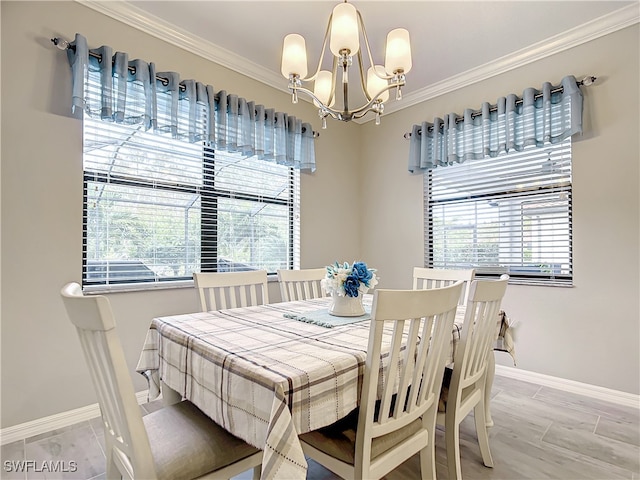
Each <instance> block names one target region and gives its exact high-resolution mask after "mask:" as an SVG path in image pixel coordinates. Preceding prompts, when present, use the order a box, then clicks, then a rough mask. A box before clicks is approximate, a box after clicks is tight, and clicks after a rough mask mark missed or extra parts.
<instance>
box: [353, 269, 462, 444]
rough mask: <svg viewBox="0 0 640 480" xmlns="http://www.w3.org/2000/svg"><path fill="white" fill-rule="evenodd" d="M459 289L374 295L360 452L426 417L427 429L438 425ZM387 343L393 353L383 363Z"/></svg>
mask: <svg viewBox="0 0 640 480" xmlns="http://www.w3.org/2000/svg"><path fill="white" fill-rule="evenodd" d="M461 291H462V281H459V282H457V283H455V284H453V285H450V286H447V287H442V288H434V289H429V290H386V289H378V290H376V291H375V292H374V300H373V306H372V313H371V317H372V319H371V331H370V335H369V346H368V349H367V360H366V364H365V373H364V380H363V387H362V398H361V402H360V413H359V417H358V428H357V432H356V436H357V438H356V452H357V451H358V449H359V448H364V445H366V443H367V442H368V441H370V440H371V439H372V438H375V437H379V436H382V435H385V434H387V433H390V432H392V431H395V430H397V429H399V428H402V427H404V426H406V425H408V424H409V423H411V422H413V421H415V420H416V419H418V418H420V417H423V416H425V415H427V416H428V417H429V420H426V421H425V425H431V424H433V425H435V418H436V417H435V416H436V413H437V399H438V394H439V392H440V387H441V385H442V376H443V372H444V366H445V361H446V350H445V348H444V347H445V346H448V344H449V343H448V342H449V341H450V336H451V330H452V328H453V321H454V318H455V313H456V309H457V306H458V299H459V298H460V293H461ZM383 341H384V342H385V345H387V344H388V348H389V355H388V356H385V358H384V360H381V355H380V353H381V351H382V343H383ZM382 361H384V362H385V363H384V368H383V366H382V365H381V362H382ZM383 371H384V372H385V374H386V377H385V378H384V379H383V382H382V390H381V393H380V395H378V383H379V379H378V378H379V375H380V374H381V372H383ZM378 398H379V399H380V400H379V403H378V404H377V406H376V399H378ZM374 407H375V408H374ZM427 412H429V413H427ZM361 453H362V452H361ZM356 455H358V453H356Z"/></svg>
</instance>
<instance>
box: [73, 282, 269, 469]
mask: <svg viewBox="0 0 640 480" xmlns="http://www.w3.org/2000/svg"><path fill="white" fill-rule="evenodd" d="M61 296H62V300H63V302H64V306H65V308H66V310H67V314H68V316H69V319H70V320H71V323H73V324H74V325H75V327H76V331H77V333H78V337H79V339H80V344H81V345H82V350H83V353H84V356H85V359H86V361H87V364H88V367H89V373H90V374H91V380H92V381H93V385H94V387H95V390H96V393H97V396H98V402H99V404H100V412H101V415H102V424H103V426H104V435H105V444H106V452H105V453H106V457H107V471H106V477H107V478H108V479H113V478H127V479H138V480H139V479H145V480H154V479H168V480H176V479H179V478H181V479H193V478H230V477H233V476H235V475H238V474H240V473H242V472H244V471H245V470H248V469H250V468H254V479H257V478H259V475H260V468H259V466H260V464H261V462H262V451H261V450H258V449H257V448H254V447H252V446H250V445H249V444H247V443H245V442H244V441H242V440H241V439H239V438H237V437H235V436H233V435H231V434H230V433H228V432H227V431H226V430H225V429H223V428H222V427H220V426H218V425H217V424H216V423H215V422H213V420H211V419H210V418H209V417H207V416H206V415H205V414H204V413H202V412H201V411H200V410H199V409H198V408H197V407H196V406H195V405H193V404H192V403H191V402H189V401H186V400H185V401H181V402H179V403H177V404H175V405H171V406H167V407H164V408H161V409H159V410H156V411H154V412H152V413H150V414H148V415H145V416H144V417H143V416H142V413H141V410H140V406H139V405H138V402H137V401H136V396H135V393H134V390H133V382H132V379H131V376H130V375H129V373H128V368H127V364H126V360H125V357H124V352H123V350H122V346H121V345H120V340H119V338H118V335H117V332H116V323H115V319H114V317H113V313H112V310H111V305H110V303H109V299H108V298H107V297H105V296H102V295H91V296H84V295H83V294H82V288H81V287H80V285H78V284H77V283H69V284H67V285H65V286H64V287H63V288H62V291H61Z"/></svg>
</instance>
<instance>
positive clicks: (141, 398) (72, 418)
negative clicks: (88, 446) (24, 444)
mask: <svg viewBox="0 0 640 480" xmlns="http://www.w3.org/2000/svg"><path fill="white" fill-rule="evenodd" d="M148 394H149V392H148V391H147V390H144V391H142V392H138V393H136V399H137V400H138V403H139V404H142V403H146V402H147V397H148ZM99 416H100V406H99V405H98V404H97V403H94V404H93V405H87V406H86V407H80V408H76V409H74V410H69V411H66V412H61V413H57V414H55V415H50V416H48V417H43V418H38V419H36V420H32V421H30V422H25V423H21V424H19V425H14V426H12V427H7V428H3V429H1V430H0V445H6V444H7V443H12V442H17V441H18V440H25V439H27V438H30V437H33V436H34V435H40V434H42V433H47V432H50V431H52V430H55V429H57V428H64V427H68V426H70V425H74V424H76V423H79V422H83V421H85V420H91V419H92V418H96V417H99Z"/></svg>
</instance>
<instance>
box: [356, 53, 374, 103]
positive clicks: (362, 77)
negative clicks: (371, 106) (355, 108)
mask: <svg viewBox="0 0 640 480" xmlns="http://www.w3.org/2000/svg"><path fill="white" fill-rule="evenodd" d="M372 66H373V65H372ZM358 69H359V70H360V85H361V86H362V91H363V92H364V95H365V96H366V97H367V100H371V95H369V91H368V90H367V84H366V83H365V81H364V66H363V65H362V49H360V50H359V51H358ZM373 69H374V70H376V68H375V67H373Z"/></svg>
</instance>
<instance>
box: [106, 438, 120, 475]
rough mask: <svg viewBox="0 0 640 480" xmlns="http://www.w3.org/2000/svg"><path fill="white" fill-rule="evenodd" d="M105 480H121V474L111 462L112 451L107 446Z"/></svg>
mask: <svg viewBox="0 0 640 480" xmlns="http://www.w3.org/2000/svg"><path fill="white" fill-rule="evenodd" d="M106 477H107V480H121V479H122V474H121V473H120V471H119V470H118V466H117V465H116V464H115V462H114V461H113V449H112V448H109V447H108V446H107V468H106Z"/></svg>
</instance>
